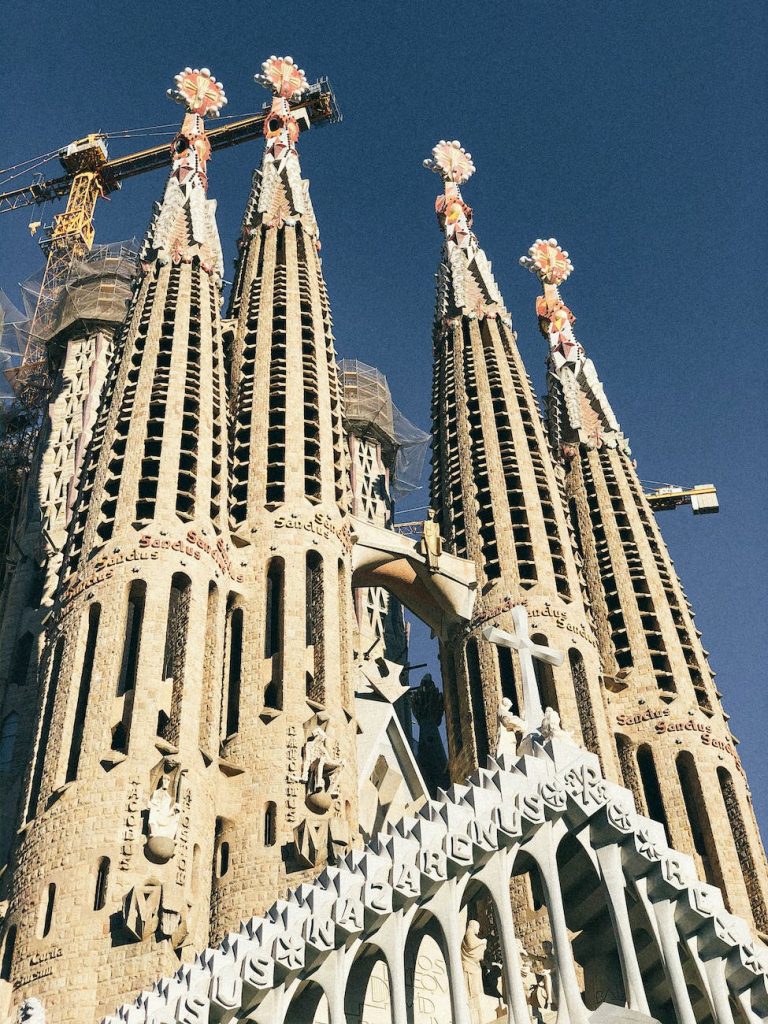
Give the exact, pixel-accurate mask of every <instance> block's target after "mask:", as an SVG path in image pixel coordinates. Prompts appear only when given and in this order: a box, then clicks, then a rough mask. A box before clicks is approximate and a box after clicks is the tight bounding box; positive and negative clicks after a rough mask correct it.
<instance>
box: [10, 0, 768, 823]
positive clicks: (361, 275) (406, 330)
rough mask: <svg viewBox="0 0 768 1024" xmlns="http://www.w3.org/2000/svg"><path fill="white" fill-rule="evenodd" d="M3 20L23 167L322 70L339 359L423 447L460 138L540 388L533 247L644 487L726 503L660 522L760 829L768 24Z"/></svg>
mask: <svg viewBox="0 0 768 1024" xmlns="http://www.w3.org/2000/svg"><path fill="white" fill-rule="evenodd" d="M3 23H4V41H5V46H4V55H3V62H2V65H0V80H2V86H3V96H4V98H5V103H4V131H3V140H4V145H3V148H2V154H0V164H2V165H3V166H8V165H11V164H14V163H16V162H17V161H19V160H23V159H26V158H27V157H31V156H34V155H35V154H37V153H44V152H48V151H49V150H52V149H56V148H58V147H59V146H62V145H65V144H66V143H67V142H69V141H71V140H72V139H74V138H77V137H80V136H82V135H84V134H86V133H87V132H90V131H97V130H101V131H108V132H111V131H119V130H121V129H125V128H135V127H142V126H149V125H162V124H167V123H169V122H179V120H180V116H181V109H180V108H179V107H178V106H176V105H175V104H172V103H170V102H169V101H168V100H167V99H166V97H165V90H166V89H167V88H168V87H169V86H170V85H171V84H172V81H173V76H174V75H175V74H176V72H177V71H179V70H180V69H181V68H182V67H184V66H185V65H187V64H191V65H193V66H201V65H207V66H208V67H210V68H211V70H212V71H213V72H214V74H215V75H216V76H217V77H218V78H220V79H221V80H222V81H223V83H224V85H225V87H226V90H227V94H228V96H229V100H230V102H229V106H228V107H227V108H225V113H227V114H239V113H242V114H247V113H250V112H252V111H255V110H257V109H258V108H259V107H260V106H261V104H262V103H263V102H264V101H265V99H266V94H265V93H264V92H263V90H261V89H260V88H259V87H258V86H256V85H255V84H254V83H253V81H252V76H253V74H254V73H255V72H256V71H258V70H259V66H260V64H261V61H262V60H263V59H264V58H265V57H268V56H269V55H270V54H272V53H276V54H284V53H290V54H292V55H293V56H294V57H295V59H296V60H297V62H299V63H300V65H301V66H303V67H304V68H305V69H306V71H307V75H308V77H309V78H310V80H313V79H314V78H315V77H317V76H319V75H322V74H327V75H328V76H329V77H330V78H331V81H332V82H333V85H334V87H335V89H336V92H337V96H338V100H339V104H340V106H341V109H342V111H343V114H344V121H343V123H342V124H340V125H337V126H334V127H330V128H325V129H323V130H321V131H313V132H311V133H309V135H306V136H304V137H303V138H302V141H301V145H300V150H301V155H302V164H303V169H304V173H305V175H306V176H307V177H308V178H309V179H310V180H311V182H312V196H313V201H314V204H315V209H316V212H317V215H318V219H319V222H320V227H321V235H322V240H323V255H324V259H325V271H326V277H327V281H328V287H329V290H330V294H331V301H332V305H333V311H334V318H335V322H336V335H337V346H338V349H339V353H340V355H342V356H349V357H358V358H360V359H362V360H364V361H367V362H371V363H373V364H375V365H377V366H378V367H380V369H381V370H383V371H384V372H385V373H386V374H387V375H388V377H389V381H390V385H391V387H392V391H393V394H394V395H395V399H396V401H397V402H398V404H399V405H400V407H401V408H402V410H403V412H404V413H405V414H406V415H407V416H409V417H410V418H411V419H412V420H414V422H416V423H417V424H419V425H421V426H423V427H426V426H427V425H428V407H429V391H430V373H431V366H430V360H431V353H430V342H431V338H430V333H431V317H432V308H433V289H434V278H433V275H434V271H435V269H436V263H437V259H438V253H439V245H440V236H439V233H438V228H437V224H436V222H435V218H434V213H433V202H434V197H435V195H436V193H437V190H438V187H439V181H438V179H437V177H436V176H434V175H431V174H428V173H427V172H426V171H424V170H423V169H422V168H421V161H422V160H423V159H424V158H425V157H426V156H428V155H429V153H430V150H431V148H432V146H433V145H434V143H435V142H436V141H437V140H439V139H441V138H449V139H453V138H458V139H460V140H461V142H462V143H463V144H464V145H465V146H466V148H467V149H469V150H470V151H471V153H472V155H473V157H474V160H475V164H476V166H477V173H476V174H475V176H474V177H473V178H472V179H471V181H469V182H468V184H467V185H466V186H465V188H464V196H465V199H466V200H467V202H469V203H470V205H472V206H473V207H474V210H475V229H476V231H477V234H478V236H479V238H480V241H481V244H482V245H483V246H484V248H485V249H486V252H487V253H488V255H489V257H490V258H491V259H492V260H493V262H494V270H495V273H496V276H497V279H498V281H499V284H500V286H501V289H502V292H503V294H504V296H505V298H506V301H507V306H508V307H509V309H510V311H511V313H512V315H513V318H514V321H515V326H516V328H517V330H518V333H519V344H520V348H521V351H522V353H523V356H524V358H525V359H526V361H527V364H528V368H529V371H530V373H531V375H532V377H533V378H534V382H535V384H536V385H537V387H538V388H539V389H540V388H541V385H542V381H543V360H544V355H545V350H544V343H543V340H542V339H541V337H540V336H539V334H538V330H537V327H536V321H535V316H534V313H533V302H534V297H535V295H536V293H537V282H536V280H535V279H534V278H533V277H532V276H531V275H529V274H527V273H526V272H524V271H523V270H521V269H520V268H519V267H518V265H517V259H518V257H519V256H520V255H521V254H523V253H524V252H525V251H526V250H527V248H528V246H529V245H530V243H531V242H532V241H533V240H534V239H535V238H537V237H541V236H544V237H548V236H552V235H554V236H556V237H557V238H558V239H559V240H560V241H561V242H562V243H563V244H564V245H565V246H566V248H567V249H568V250H569V252H570V253H571V256H572V258H573V261H574V264H575V268H576V269H575V271H574V274H573V276H572V277H571V279H570V280H569V281H568V282H567V284H566V285H565V286H564V288H563V296H564V298H565V300H566V302H567V303H568V305H569V306H570V307H571V309H572V310H573V311H574V313H575V314H576V316H577V318H578V322H577V325H576V332H577V336H578V337H579V339H580V340H581V342H582V343H583V344H584V345H585V347H586V348H587V351H588V352H589V354H590V355H591V356H592V357H593V358H594V360H595V362H596V364H597V367H598V370H599V372H600V374H601V377H602V379H603V381H604V383H605V386H606V390H607V393H608V396H609V398H610V400H611V402H612V404H613V406H614V409H615V410H616V412H617V414H618V417H619V419H620V421H621V423H622V425H623V427H624V430H625V432H626V433H627V434H628V435H629V437H630V440H631V442H632V447H633V450H634V453H635V455H636V457H637V459H638V462H639V468H640V474H641V476H642V477H643V478H644V479H649V480H660V481H670V482H675V483H697V482H709V481H712V482H714V483H716V485H717V487H718V491H719V494H720V500H721V506H722V511H721V513H720V515H719V516H709V517H700V518H697V519H693V518H692V516H691V515H690V513H689V512H686V511H678V512H675V513H666V514H664V515H663V518H662V519H661V522H662V528H663V529H664V533H665V536H666V538H667V541H668V543H669V546H670V549H671V552H672V555H673V557H674V559H675V561H676V564H677V566H678V569H679V571H680V574H681V576H682V578H683V582H684V585H685V586H686V589H687V591H688V594H689V597H690V599H691V601H692V603H693V606H694V609H695V611H696V612H697V616H698V617H697V622H698V624H699V627H700V628H701V629H702V630H703V633H704V642H705V645H706V646H707V647H708V648H709V650H710V651H711V654H712V659H711V660H712V663H713V666H714V668H715V669H716V671H717V673H718V685H719V687H720V689H721V690H722V691H723V693H724V695H725V705H726V708H727V710H728V711H729V712H730V714H731V715H732V721H731V725H732V727H733V730H734V733H735V735H736V736H737V737H738V738H739V739H740V740H741V741H742V745H741V748H740V750H741V753H742V756H743V759H744V763H745V765H746V767H747V771H748V773H749V776H750V779H751V783H752V788H753V791H754V796H755V803H756V807H757V810H758V815H759V817H760V819H761V821H762V824H763V826H764V827H765V826H766V825H768V759H767V758H766V757H765V753H764V743H765V732H766V726H767V725H768V714H767V712H768V700H767V698H766V685H765V682H764V676H765V662H766V658H765V652H766V645H767V644H768V628H767V627H766V614H765V603H766V583H765V580H766V570H768V554H767V547H766V539H765V531H764V522H765V510H766V501H767V499H768V486H767V484H766V426H767V424H766V411H765V399H764V396H765V390H766V360H765V359H764V358H758V355H759V347H760V346H762V345H763V344H764V341H763V337H762V335H763V333H764V327H763V324H762V316H761V313H760V307H761V300H764V285H765V246H766V226H767V224H766V220H767V217H766V194H765V162H766V161H765V158H766V155H767V154H766V137H767V136H766V127H767V126H766V115H765V111H766V109H767V108H768V102H767V101H768V95H766V94H767V93H768V88H767V84H766V76H765V70H764V65H765V48H766V42H768V40H767V39H766V35H767V32H766V14H765V11H764V9H763V8H762V5H761V4H759V3H758V2H754V3H752V2H743V0H729V2H725V0H717V2H715V0H698V2H694V0H678V2H677V3H673V4H670V3H668V2H661V0H622V2H621V3H616V2H610V0H605V2H585V0H582V2H577V3H574V2H570V3H566V2H561V0H552V2H550V3H548V4H543V3H541V2H540V0H538V2H535V0H508V2H505V3H496V2H475V3H469V2H465V3H456V2H455V0H442V2H434V0H418V2H413V0H411V2H410V3H402V2H399V0H397V2H391V3H388V4H381V3H371V2H368V3H360V2H350V0H332V2H326V3H318V2H317V0H315V2H313V3H307V2H305V0H293V2H292V3H290V4H279V3H272V4H264V3H254V2H250V3H241V2H232V3H219V4H215V3H201V2H198V0H187V2H175V3H171V2H168V0H165V2H164V0H159V2H155V3H149V2H146V0H137V2H134V3H132V4H124V5H122V6H120V5H118V4H115V3H109V4H107V3H102V4H99V5H95V4H93V3H91V2H89V3H85V2H83V0H70V2H69V3H67V4H61V3H58V2H55V3H54V2H50V0H38V2H37V3H36V4H34V5H33V6H30V5H28V4H21V3H19V2H17V0H10V2H9V0H6V3H5V4H4V10H3ZM157 141H162V137H157V138H154V137H150V138H147V139H146V143H147V144H151V143H154V142H157ZM141 145H142V143H141V141H140V140H139V141H136V140H135V141H133V142H130V143H128V144H126V143H120V142H118V141H115V142H113V143H111V153H112V155H119V154H120V153H124V152H129V151H131V149H132V148H134V147H135V148H141ZM259 154H260V145H259V144H257V143H252V144H249V145H245V146H241V147H239V148H237V149H234V150H230V151H226V152H223V153H220V154H216V156H215V157H214V159H213V161H212V162H211V164H210V166H209V171H210V179H211V187H210V192H211V195H213V196H215V197H216V198H217V199H218V200H219V226H220V229H221V234H222V239H223V242H224V247H225V254H226V258H227V261H228V268H229V269H231V265H232V264H231V260H232V258H233V257H234V239H235V237H236V234H237V228H238V224H239V220H240V217H241V215H242V210H243V206H244V203H245V199H246V195H247V191H248V185H249V180H250V171H251V168H252V167H253V166H254V165H255V164H256V163H257V162H258V159H259ZM46 170H47V171H48V172H49V174H50V175H51V176H53V175H55V174H57V173H58V168H57V166H56V164H55V163H54V164H49V165H48V166H47V168H46ZM163 182H164V176H163V173H162V172H157V173H155V174H152V175H145V176H144V177H143V178H139V179H134V180H132V181H129V182H127V183H126V184H125V186H124V189H123V191H122V192H120V193H117V194H115V195H114V196H113V197H112V198H111V200H110V202H108V203H106V202H104V203H100V205H99V209H98V213H97V221H96V227H97V240H98V241H102V242H106V241H113V240H116V239H120V238H127V237H130V236H132V235H141V234H142V233H143V231H144V229H145V226H146V223H147V221H148V217H149V213H150V208H151V203H152V201H153V200H154V199H155V198H157V197H158V196H159V195H160V192H161V190H162V186H163ZM3 187H10V185H9V186H0V188H3ZM51 212H52V211H50V210H46V211H45V216H46V219H50V214H51ZM30 219H39V214H38V213H34V214H33V215H32V216H30V215H29V211H26V212H16V213H13V214H8V215H3V216H2V217H0V288H2V289H4V290H5V291H6V292H7V293H8V294H9V295H10V296H11V298H17V292H16V283H17V282H18V281H20V280H21V279H23V278H24V277H26V276H27V275H28V274H29V273H31V272H32V271H33V270H35V269H36V268H37V267H38V266H39V265H40V262H41V258H40V253H39V250H37V248H36V246H35V243H34V241H33V240H31V239H30V237H29V233H28V231H27V223H28V221H29V220H30ZM422 493H423V492H422ZM425 500H426V498H424V499H423V500H422V499H421V498H420V497H418V496H417V495H414V496H413V497H411V498H410V499H408V501H407V504H409V505H411V506H415V505H421V504H423V503H424V501H425ZM424 650H425V646H424V644H423V643H422V642H421V641H419V643H418V644H417V649H416V650H415V651H414V652H413V653H414V655H416V656H418V660H423V659H422V657H421V656H420V654H421V652H422V651H424Z"/></svg>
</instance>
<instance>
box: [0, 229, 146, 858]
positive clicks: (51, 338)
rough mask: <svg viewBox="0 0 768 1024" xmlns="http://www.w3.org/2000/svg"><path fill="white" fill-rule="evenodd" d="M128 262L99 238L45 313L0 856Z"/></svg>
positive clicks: (14, 605)
mask: <svg viewBox="0 0 768 1024" xmlns="http://www.w3.org/2000/svg"><path fill="white" fill-rule="evenodd" d="M135 271H136V261H135V252H133V251H132V250H130V249H127V248H125V247H122V246H99V247H98V248H97V249H95V250H94V251H93V252H92V253H90V254H89V255H88V257H87V258H85V259H83V260H80V261H78V262H77V263H76V264H75V265H74V266H73V267H72V269H71V271H70V273H69V275H68V278H67V280H66V282H65V283H64V285H63V286H62V288H61V290H60V292H59V293H58V295H57V296H56V299H55V301H54V302H53V303H52V305H51V309H50V312H49V315H48V317H47V319H46V334H45V339H44V340H45V342H46V345H47V350H48V354H49V362H50V371H51V377H52V379H53V382H54V383H53V392H52V396H51V400H50V402H49V404H48V407H47V417H46V420H45V423H44V425H43V429H42V431H41V433H40V437H39V439H38V445H37V449H36V454H35V458H34V460H33V463H32V469H31V472H30V475H29V477H28V478H27V480H26V483H25V487H24V490H23V493H22V496H21V499H20V501H19V504H18V512H17V515H16V522H15V523H14V525H13V528H12V536H13V551H12V554H11V558H10V562H11V564H12V572H9V573H8V574H7V575H6V578H5V580H4V586H3V593H2V598H1V599H0V606H1V608H2V611H1V612H0V614H1V615H2V620H1V624H0V652H2V661H1V662H0V680H1V681H0V737H2V739H1V740H0V743H1V745H2V750H3V753H2V756H1V757H0V785H2V791H3V800H2V801H1V802H0V864H6V863H7V859H8V855H9V852H10V847H11V843H12V839H13V835H14V832H15V830H16V828H17V827H18V826H17V818H18V814H19V801H20V799H21V796H22V792H23V782H24V768H25V766H26V765H27V764H28V763H29V760H30V758H31V754H32V744H33V741H34V729H35V720H36V714H37V709H38V704H39V694H38V691H37V681H38V673H37V667H38V663H39V658H40V654H41V653H42V649H43V644H44V640H45V629H46V625H47V623H48V621H49V619H50V614H51V610H52V607H53V594H54V591H55V589H56V584H57V582H58V578H59V572H60V569H61V556H62V552H63V548H64V541H65V538H66V532H67V527H68V525H69V522H70V519H71V515H72V509H73V504H74V501H75V496H76V493H77V480H78V478H79V473H80V468H81V466H82V461H83V457H84V454H85V450H86V448H87V446H88V442H89V440H90V436H91V431H92V429H93V424H94V421H95V418H96V412H97V409H98V402H99V395H100V392H101V388H102V385H103V382H104V377H105V374H106V370H107V367H108V365H109V363H110V361H111V352H112V345H113V342H114V337H115V333H116V331H117V329H118V327H119V326H120V324H121V323H122V321H123V319H124V317H125V312H126V305H127V303H128V301H129V299H130V295H131V286H132V280H133V277H134V274H135ZM9 736H12V737H13V738H12V740H11V739H9V738H8V737H9Z"/></svg>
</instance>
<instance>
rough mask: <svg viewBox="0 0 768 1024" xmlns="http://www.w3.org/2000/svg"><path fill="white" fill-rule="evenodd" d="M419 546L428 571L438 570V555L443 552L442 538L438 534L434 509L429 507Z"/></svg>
mask: <svg viewBox="0 0 768 1024" xmlns="http://www.w3.org/2000/svg"><path fill="white" fill-rule="evenodd" d="M421 547H422V551H423V553H424V557H425V558H426V559H427V568H428V569H429V571H430V572H439V571H440V555H442V553H443V539H442V537H441V536H440V527H439V525H438V524H437V522H436V521H435V510H434V509H433V508H431V509H429V511H428V512H427V519H426V521H425V522H424V527H423V532H422V539H421Z"/></svg>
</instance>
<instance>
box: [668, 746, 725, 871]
mask: <svg viewBox="0 0 768 1024" xmlns="http://www.w3.org/2000/svg"><path fill="white" fill-rule="evenodd" d="M676 767H677V777H678V779H679V781H680V789H681V790H682V791H683V800H684V802H685V810H686V812H687V814H688V824H689V825H690V829H691V839H692V840H693V847H694V849H695V850H696V853H698V855H699V857H701V863H702V867H703V868H704V875H705V877H706V879H707V881H708V882H709V883H710V885H722V882H723V880H722V878H721V877H720V872H719V868H718V864H717V854H716V850H715V845H714V836H713V835H712V829H711V826H710V823H709V815H708V814H707V809H706V805H705V803H704V794H703V792H702V789H701V784H700V781H699V773H698V772H697V770H696V764H695V762H694V760H693V755H692V754H691V753H690V751H688V750H681V751H680V753H679V754H678V755H677V758H676Z"/></svg>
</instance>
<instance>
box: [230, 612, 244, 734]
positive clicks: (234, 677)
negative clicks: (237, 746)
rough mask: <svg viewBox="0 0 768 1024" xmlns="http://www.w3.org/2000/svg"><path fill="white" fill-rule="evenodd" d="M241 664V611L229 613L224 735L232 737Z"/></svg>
mask: <svg viewBox="0 0 768 1024" xmlns="http://www.w3.org/2000/svg"><path fill="white" fill-rule="evenodd" d="M242 663H243V609H242V608H232V610H231V611H230V613H229V669H228V672H227V718H226V735H227V736H232V735H233V734H234V733H236V732H237V730H238V729H239V727H240V677H241V672H242Z"/></svg>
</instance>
